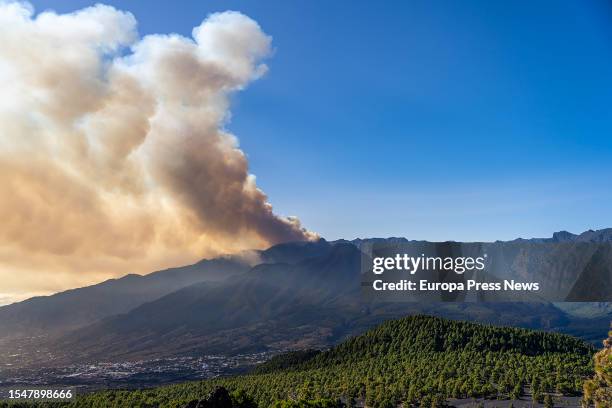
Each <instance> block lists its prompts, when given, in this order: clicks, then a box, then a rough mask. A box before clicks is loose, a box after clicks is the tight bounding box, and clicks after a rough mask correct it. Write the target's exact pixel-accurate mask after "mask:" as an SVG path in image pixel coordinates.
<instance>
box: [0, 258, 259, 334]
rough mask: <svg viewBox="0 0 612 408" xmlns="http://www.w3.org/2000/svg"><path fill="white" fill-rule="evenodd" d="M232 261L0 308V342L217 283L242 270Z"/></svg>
mask: <svg viewBox="0 0 612 408" xmlns="http://www.w3.org/2000/svg"><path fill="white" fill-rule="evenodd" d="M248 268H249V265H248V264H246V263H245V262H244V261H243V260H241V259H240V258H237V257H227V258H218V259H212V260H202V261H200V262H198V263H196V264H193V265H188V266H184V267H178V268H170V269H166V270H163V271H157V272H153V273H151V274H148V275H144V276H141V275H134V274H131V275H126V276H124V277H122V278H119V279H110V280H107V281H105V282H102V283H99V284H97V285H92V286H87V287H84V288H78V289H72V290H67V291H64V292H60V293H57V294H55V295H51V296H40V297H34V298H31V299H28V300H25V301H23V302H19V303H14V304H11V305H8V306H3V307H0V338H2V337H20V336H34V335H40V334H45V335H47V336H49V335H54V334H60V333H63V332H66V331H68V330H72V329H76V328H79V327H82V326H85V325H88V324H91V323H92V322H95V321H97V320H99V319H103V318H105V317H108V316H112V315H117V314H120V313H125V312H127V311H129V310H130V309H132V308H134V307H136V306H139V305H141V304H143V303H145V302H149V301H152V300H155V299H157V298H160V297H162V296H164V295H166V294H168V293H171V292H174V291H176V290H178V289H181V288H183V287H186V286H189V285H192V284H194V283H198V282H203V281H207V282H218V281H221V280H223V279H225V278H227V277H228V276H232V275H234V274H237V273H240V272H244V271H246V270H248Z"/></svg>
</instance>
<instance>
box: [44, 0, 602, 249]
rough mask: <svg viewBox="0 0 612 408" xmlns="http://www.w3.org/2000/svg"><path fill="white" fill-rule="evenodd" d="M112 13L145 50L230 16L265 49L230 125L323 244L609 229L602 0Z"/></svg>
mask: <svg viewBox="0 0 612 408" xmlns="http://www.w3.org/2000/svg"><path fill="white" fill-rule="evenodd" d="M105 3H107V4H112V5H114V6H116V7H117V8H120V9H123V10H128V11H131V12H132V13H133V14H134V15H135V16H136V18H137V20H138V22H139V30H140V33H141V34H142V35H144V34H149V33H169V32H177V33H180V34H183V35H190V33H191V30H192V28H193V27H194V26H196V25H198V24H199V23H200V22H201V21H202V19H203V18H204V17H205V16H206V15H207V14H209V13H211V12H215V11H224V10H238V11H241V12H243V13H244V14H246V15H248V16H250V17H252V18H253V19H255V20H256V21H257V22H258V23H259V24H260V25H261V26H262V28H263V30H264V31H265V32H266V33H268V34H270V35H271V36H272V37H273V46H274V48H275V53H274V55H273V57H272V58H271V59H270V60H269V61H268V65H269V68H270V71H269V72H268V74H267V75H266V76H265V77H264V78H262V79H261V80H258V81H256V82H255V83H253V84H252V85H251V86H250V87H249V88H248V89H247V90H245V91H244V92H241V93H240V94H238V95H236V98H235V105H234V107H233V118H232V121H231V123H230V124H229V125H228V127H229V129H230V130H231V131H232V132H233V133H234V134H236V135H237V136H238V138H239V139H240V144H241V147H242V148H243V150H244V151H245V152H246V153H247V155H248V156H249V160H250V165H251V171H252V172H253V173H254V174H255V175H256V176H257V180H258V184H259V186H260V187H261V188H262V189H263V190H264V191H265V192H266V193H267V194H268V195H269V198H270V201H271V202H272V204H273V205H274V208H275V210H276V212H278V213H279V214H283V215H296V216H298V217H299V218H300V219H301V220H302V222H303V223H304V224H305V226H306V227H308V228H309V229H312V230H315V231H317V232H319V233H321V234H322V235H323V236H324V237H326V238H328V239H335V238H341V237H342V238H355V237H365V236H406V237H408V238H411V239H429V240H463V241H475V240H485V241H486V240H495V239H512V238H516V237H519V236H522V237H533V236H550V235H551V234H552V232H553V231H557V230H562V229H566V230H570V231H572V232H580V231H582V230H586V229H589V228H592V229H597V228H603V227H612V216H611V215H612V211H611V209H612V205H611V203H612V189H611V188H610V185H611V182H610V180H612V114H611V109H612V4H611V3H610V2H608V1H601V0H593V1H588V2H584V1H566V2H554V1H538V2H527V1H515V2H490V1H461V2H458V1H406V2H360V1H351V2H339V1H338V2H324V1H308V2H294V1H266V2H256V1H252V0H251V1H231V0H226V1H193V2H187V1H181V2H167V1H146V2H145V1H107V2H105ZM33 4H34V6H35V8H36V10H37V11H42V10H44V9H47V8H52V9H54V10H57V11H59V12H66V11H70V10H74V9H77V8H81V7H84V6H87V5H91V4H92V3H91V2H87V1H66V0H63V1H61V2H60V1H33Z"/></svg>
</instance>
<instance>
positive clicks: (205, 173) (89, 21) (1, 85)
mask: <svg viewBox="0 0 612 408" xmlns="http://www.w3.org/2000/svg"><path fill="white" fill-rule="evenodd" d="M0 39H1V40H0V92H1V96H2V97H1V98H0V197H1V199H0V217H1V219H2V222H1V223H0V281H1V282H3V284H2V286H3V287H2V290H1V291H2V292H5V293H10V292H14V291H20V290H23V291H28V292H31V291H35V290H39V291H43V292H44V291H47V290H56V289H59V288H62V287H70V286H74V285H78V284H84V283H90V282H93V281H96V280H99V279H101V278H104V277H110V276H116V275H122V274H125V273H128V272H147V271H150V270H153V269H156V268H161V267H164V266H169V265H175V264H177V263H181V262H189V261H192V260H195V259H198V258H200V257H202V256H206V255H213V254H217V253H225V252H233V251H237V250H242V249H246V248H259V247H264V246H267V245H270V244H274V243H278V242H283V241H293V240H305V239H310V238H313V237H314V234H313V233H310V232H308V231H306V230H305V229H303V228H302V227H301V225H300V223H299V221H298V220H297V219H296V218H291V217H290V218H283V217H280V216H277V215H276V214H274V213H273V211H272V207H271V205H270V204H269V203H268V201H267V198H266V195H265V194H264V193H263V192H262V191H261V190H259V189H258V188H257V186H256V184H255V178H254V176H252V175H251V174H249V169H248V162H247V159H246V157H245V155H244V153H243V152H242V151H241V150H240V149H239V147H238V142H237V139H236V137H235V136H233V135H232V134H230V133H228V132H227V131H226V130H225V124H226V122H227V120H228V118H229V107H230V106H229V102H230V100H229V96H230V95H231V94H232V93H233V92H236V91H239V90H242V89H243V88H244V87H245V86H247V85H248V84H249V82H251V81H253V80H255V79H257V78H258V77H260V76H261V75H263V74H264V73H265V72H266V65H264V64H263V63H262V60H263V59H265V58H266V57H267V56H268V55H269V53H270V49H271V48H270V47H271V38H270V37H269V36H267V35H266V34H265V33H264V32H262V30H261V29H260V27H259V25H258V24H257V23H256V22H255V21H253V20H251V19H250V18H248V17H246V16H244V15H242V14H240V13H238V12H225V13H218V14H212V15H210V16H208V17H207V18H206V19H205V20H204V21H203V22H202V24H201V25H200V26H198V27H196V28H194V30H193V38H186V37H183V36H180V35H177V34H170V35H148V36H145V37H143V38H139V36H138V33H137V30H136V20H135V19H134V17H133V16H132V15H131V14H130V13H126V12H122V11H119V10H116V9H115V8H113V7H109V6H104V5H96V6H94V7H90V8H86V9H83V10H80V11H77V12H74V13H69V14H56V13H54V12H43V13H40V14H38V15H35V14H34V11H33V9H32V7H31V6H30V5H28V4H25V3H4V2H0ZM42 282H44V283H42Z"/></svg>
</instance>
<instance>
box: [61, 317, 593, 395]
mask: <svg viewBox="0 0 612 408" xmlns="http://www.w3.org/2000/svg"><path fill="white" fill-rule="evenodd" d="M593 352H594V349H593V347H591V346H590V345H587V344H586V343H583V342H582V341H580V340H578V339H576V338H573V337H570V336H566V335H561V334H554V333H544V332H539V331H531V330H525V329H516V328H507V327H495V326H487V325H481V324H475V323H468V322H458V321H450V320H445V319H441V318H436V317H429V316H413V317H407V318H403V319H399V320H394V321H388V322H385V323H383V324H381V325H379V326H377V327H376V328H374V329H372V330H369V331H368V332H366V333H364V334H362V335H360V336H357V337H354V338H351V339H348V340H346V341H344V342H342V343H341V344H339V345H337V346H336V347H333V348H331V349H329V350H328V351H325V352H322V353H316V352H306V353H297V354H296V353H291V354H288V355H285V356H280V357H277V358H275V359H272V360H271V361H270V362H269V363H264V365H263V366H261V367H260V368H259V369H258V370H257V372H259V374H251V375H245V376H238V377H231V378H223V379H212V380H207V381H203V382H194V383H185V384H180V385H173V386H166V387H161V388H154V389H149V390H142V391H135V392H128V391H105V392H100V393H96V394H92V395H89V396H86V397H82V398H80V399H79V400H77V401H76V402H75V403H73V404H72V406H110V405H111V402H112V404H113V406H115V407H135V406H145V403H146V404H148V405H147V406H159V407H181V406H184V405H185V404H187V403H188V402H189V401H191V400H194V399H199V398H202V396H204V395H206V393H208V392H209V391H210V390H212V389H213V388H214V387H215V386H216V385H222V386H224V387H226V388H227V389H228V390H230V391H232V392H234V393H236V392H240V393H245V394H246V395H249V396H251V397H252V398H254V400H255V401H256V402H257V404H258V405H259V406H261V407H268V406H270V405H272V403H274V402H275V401H277V400H284V399H306V400H311V399H319V398H327V399H329V398H332V399H335V398H342V399H343V400H344V401H346V402H348V403H349V405H351V403H352V401H356V400H362V401H365V403H366V404H367V405H368V406H371V407H392V406H396V405H397V404H399V403H407V404H417V403H418V402H419V401H420V402H424V400H429V401H431V400H432V399H433V400H437V401H440V402H441V401H443V400H445V399H448V398H461V397H486V398H489V399H495V398H500V399H507V398H510V397H512V398H517V397H519V396H521V395H523V394H524V393H525V391H526V390H527V389H529V391H530V393H534V394H535V396H536V398H543V396H544V395H545V394H547V393H553V392H554V393H562V394H565V395H568V394H574V393H579V392H580V389H581V386H582V381H583V380H584V378H586V377H588V376H589V375H591V374H592V363H591V357H592V355H593Z"/></svg>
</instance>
